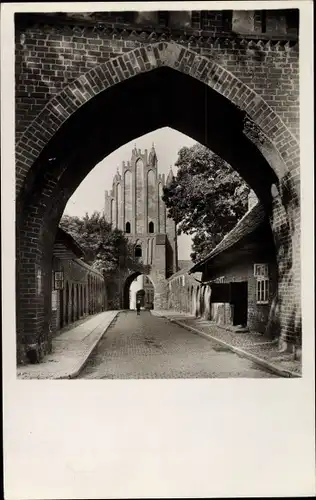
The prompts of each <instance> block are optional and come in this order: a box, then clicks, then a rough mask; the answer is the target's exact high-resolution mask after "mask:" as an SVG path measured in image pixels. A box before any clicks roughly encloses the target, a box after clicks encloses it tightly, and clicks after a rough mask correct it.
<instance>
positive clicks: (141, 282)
mask: <svg viewBox="0 0 316 500" xmlns="http://www.w3.org/2000/svg"><path fill="white" fill-rule="evenodd" d="M137 300H139V301H140V303H141V307H142V308H143V309H149V310H150V309H153V308H154V300H155V287H154V284H153V282H152V280H151V279H150V277H149V276H147V275H146V274H136V275H135V274H133V275H132V276H130V277H129V278H127V280H126V282H125V285H124V298H123V308H124V309H130V310H136V302H137Z"/></svg>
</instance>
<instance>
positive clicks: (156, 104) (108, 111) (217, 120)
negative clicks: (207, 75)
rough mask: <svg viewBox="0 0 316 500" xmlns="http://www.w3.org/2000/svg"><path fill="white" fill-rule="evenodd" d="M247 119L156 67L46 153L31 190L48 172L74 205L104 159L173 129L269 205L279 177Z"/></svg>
mask: <svg viewBox="0 0 316 500" xmlns="http://www.w3.org/2000/svg"><path fill="white" fill-rule="evenodd" d="M244 116H245V114H244V112H242V111H240V110H238V109H237V108H236V107H235V106H234V105H233V104H231V103H230V102H229V101H228V100H227V99H226V98H225V97H223V96H222V95H220V94H219V93H217V92H216V91H214V90H212V89H210V88H209V87H208V86H206V85H205V84H203V83H202V82H199V81H198V80H196V79H194V78H192V77H190V76H188V75H184V74H182V73H180V72H178V71H176V70H173V69H170V68H157V69H155V70H152V71H150V72H148V73H145V74H141V75H137V76H134V77H132V78H130V79H128V80H126V81H125V82H122V83H119V84H116V85H114V86H113V87H111V88H109V89H107V90H105V91H103V92H101V93H100V94H99V95H97V96H96V97H95V98H93V99H91V100H90V101H89V102H88V103H86V104H85V105H83V106H82V107H81V108H79V110H78V111H77V112H75V113H74V114H73V115H72V117H71V118H69V119H68V120H67V121H66V123H65V124H64V125H63V126H62V127H61V128H60V129H59V131H58V132H57V133H56V134H55V136H54V137H53V138H52V139H51V141H50V142H49V143H48V145H47V146H46V147H45V149H44V150H43V152H42V154H41V156H40V158H39V160H38V161H37V162H36V164H35V165H34V166H33V176H32V178H31V181H30V182H31V184H29V186H28V187H27V191H28V192H29V193H30V192H31V189H30V187H31V185H32V184H33V181H34V179H35V176H36V189H37V191H38V189H40V186H41V182H40V179H41V176H42V175H43V174H44V173H45V172H46V173H47V171H48V165H49V169H50V172H51V173H52V174H53V175H54V173H55V174H57V175H58V176H59V178H60V180H59V188H60V189H62V190H63V191H64V192H65V193H67V197H68V198H67V199H69V198H70V196H71V195H72V193H73V192H74V191H75V190H76V188H77V187H78V185H79V184H80V183H81V182H82V180H83V179H84V178H85V176H86V175H87V174H88V173H89V172H90V171H91V169H92V168H93V167H94V166H95V165H96V164H97V163H99V162H100V161H101V160H102V159H103V158H104V157H105V156H107V155H108V154H110V153H111V152H113V151H114V150H116V149H117V148H119V147H120V146H122V145H124V144H125V143H127V142H129V141H131V140H133V139H134V138H137V137H139V136H142V135H144V134H146V133H148V132H150V131H153V130H156V129H157V128H161V127H165V126H169V127H171V128H173V129H175V130H178V131H180V132H182V133H184V134H186V135H188V136H190V137H191V138H193V139H194V140H196V141H198V142H200V143H202V144H204V145H206V146H208V147H209V148H210V149H211V150H212V151H214V152H215V153H216V154H218V155H219V156H221V157H222V158H223V159H225V160H226V161H227V162H228V163H230V164H231V165H232V166H233V167H234V168H235V169H236V170H238V171H239V173H240V174H241V175H242V176H243V178H244V179H245V180H246V182H248V183H249V184H250V185H251V186H252V188H253V189H254V190H255V191H256V193H257V195H258V196H259V198H261V200H262V201H265V200H266V201H269V200H268V196H269V195H268V193H270V186H271V184H272V183H273V182H276V177H275V176H274V173H273V171H272V169H271V168H270V167H269V165H268V163H267V162H266V160H265V159H264V157H263V156H262V155H261V153H260V152H259V150H258V149H257V148H256V147H255V146H254V145H253V143H251V142H250V141H249V140H248V139H247V138H246V136H245V135H244V134H243V132H242V131H243V120H244ZM50 158H55V160H54V161H53V162H50V161H49V159H50ZM61 166H62V167H61ZM65 166H66V168H65ZM62 171H63V173H62V175H61V172H62ZM32 179H33V181H32ZM32 194H33V195H34V191H33V193H32Z"/></svg>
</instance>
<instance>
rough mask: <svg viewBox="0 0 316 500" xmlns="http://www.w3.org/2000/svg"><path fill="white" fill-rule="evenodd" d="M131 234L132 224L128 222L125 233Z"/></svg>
mask: <svg viewBox="0 0 316 500" xmlns="http://www.w3.org/2000/svg"><path fill="white" fill-rule="evenodd" d="M130 232H131V224H130V222H126V224H125V233H130Z"/></svg>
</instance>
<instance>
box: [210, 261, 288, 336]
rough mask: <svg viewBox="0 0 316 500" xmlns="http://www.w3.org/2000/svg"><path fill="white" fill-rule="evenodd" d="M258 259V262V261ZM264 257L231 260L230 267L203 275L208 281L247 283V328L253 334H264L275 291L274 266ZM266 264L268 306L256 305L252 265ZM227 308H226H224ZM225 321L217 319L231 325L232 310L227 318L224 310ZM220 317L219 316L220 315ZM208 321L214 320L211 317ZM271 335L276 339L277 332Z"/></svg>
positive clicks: (255, 288)
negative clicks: (218, 279) (238, 260)
mask: <svg viewBox="0 0 316 500" xmlns="http://www.w3.org/2000/svg"><path fill="white" fill-rule="evenodd" d="M258 259H259V260H258ZM264 259H265V257H264V256H262V257H258V258H251V257H250V258H249V257H248V258H247V259H246V260H245V261H243V262H242V261H241V262H236V261H235V260H232V262H231V265H229V266H227V267H225V268H222V269H221V268H219V269H216V268H215V269H214V271H211V272H209V273H205V275H203V279H204V280H205V281H208V280H210V279H215V280H216V279H217V278H222V281H221V282H222V283H231V282H233V283H236V282H243V281H244V282H245V281H246V282H247V283H248V315H247V326H248V327H249V329H250V330H252V331H255V332H261V333H265V332H266V329H267V326H268V322H269V311H270V307H271V304H272V300H273V297H274V294H275V289H276V274H275V271H276V270H275V264H273V263H272V262H269V261H266V260H264ZM256 263H257V264H258V263H267V264H268V265H269V303H268V304H257V297H256V292H257V279H256V277H255V276H254V264H256ZM226 307H227V306H226ZM215 309H216V308H214V309H213V314H216V312H215ZM225 312H226V314H225V317H226V318H227V319H226V320H225V321H222V320H221V317H220V318H219V320H220V322H222V323H226V322H228V324H232V318H233V310H232V314H231V316H230V317H229V315H227V309H226V310H225ZM220 316H221V315H220ZM210 319H215V318H214V316H211V318H210ZM271 334H272V335H274V336H275V337H277V336H278V335H279V332H278V331H277V332H271Z"/></svg>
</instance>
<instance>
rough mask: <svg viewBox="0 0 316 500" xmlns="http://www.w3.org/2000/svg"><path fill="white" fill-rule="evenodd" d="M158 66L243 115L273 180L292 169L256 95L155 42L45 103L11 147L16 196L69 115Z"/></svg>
mask: <svg viewBox="0 0 316 500" xmlns="http://www.w3.org/2000/svg"><path fill="white" fill-rule="evenodd" d="M161 66H165V67H169V68H173V69H175V70H177V71H180V72H183V73H185V74H188V75H190V76H192V77H193V78H196V79H197V80H200V81H202V82H203V83H205V84H206V85H207V86H209V87H211V88H212V89H214V90H215V91H216V92H218V93H219V94H221V95H223V96H224V97H225V98H227V99H228V100H229V101H230V102H232V103H233V104H234V105H235V106H237V107H238V108H240V109H241V110H243V111H244V112H245V123H244V133H245V135H247V136H248V137H249V138H250V140H251V141H253V142H254V143H255V144H256V146H257V147H258V148H259V149H260V151H261V152H262V153H263V155H264V156H266V157H267V158H268V159H269V160H270V161H271V156H273V155H274V152H273V150H275V152H277V153H278V154H279V155H280V158H274V162H273V168H274V170H275V172H276V174H277V176H278V177H279V178H280V177H283V176H284V174H285V173H286V172H287V171H290V170H292V168H293V166H295V165H296V164H297V163H298V161H299V143H298V141H297V139H296V137H295V136H294V135H293V134H292V133H291V131H290V130H289V129H288V127H287V126H286V125H285V124H284V122H283V121H282V120H281V118H280V117H279V116H278V115H277V114H276V113H275V112H274V111H273V109H272V108H271V107H270V106H269V105H268V104H267V103H266V102H265V101H264V100H263V99H262V98H261V97H260V96H259V95H258V94H257V93H256V92H254V91H253V90H251V89H250V88H249V87H247V85H246V84H245V83H243V82H242V81H241V80H240V79H238V78H237V77H236V76H235V75H234V74H233V73H231V72H229V71H228V70H226V69H225V68H223V67H222V66H221V65H219V64H218V63H217V62H216V61H215V60H210V59H209V58H206V57H203V56H201V55H200V54H198V53H197V52H195V51H194V50H191V49H188V48H186V47H184V46H181V45H180V44H178V43H175V42H159V43H156V44H152V45H150V44H148V45H146V46H144V47H141V48H136V49H134V50H131V51H129V52H127V53H126V54H124V55H123V56H118V57H117V58H113V59H111V60H110V61H108V62H106V63H103V64H100V65H99V66H97V67H96V68H93V69H91V70H90V71H87V72H86V73H85V74H84V75H82V76H80V77H79V78H77V79H76V80H75V81H74V82H72V83H71V84H70V85H68V86H67V87H66V88H65V89H64V90H62V91H61V92H60V93H59V94H57V95H56V96H55V97H54V98H53V99H51V100H50V101H49V102H48V104H47V105H46V106H45V107H44V109H43V110H42V112H41V113H40V114H39V115H38V116H37V117H36V118H35V119H34V120H33V121H32V123H31V124H30V125H29V126H28V127H27V129H26V130H25V132H24V133H23V135H22V137H21V138H20V140H19V141H18V143H17V146H16V166H17V175H16V188H17V195H18V194H19V193H20V190H21V188H22V186H23V184H24V182H25V180H26V177H27V175H28V172H29V170H30V169H31V167H32V165H33V164H34V162H35V161H36V159H37V158H38V157H39V155H40V153H41V151H42V149H43V148H44V146H45V145H46V144H47V142H48V141H49V140H50V139H51V138H52V137H53V135H54V134H55V133H56V132H57V130H58V129H59V128H60V127H61V125H62V124H63V123H65V121H66V120H67V119H68V118H69V117H70V116H72V115H73V113H75V112H76V111H77V110H78V109H79V108H80V107H81V106H83V105H84V104H85V103H87V102H88V101H89V100H90V99H93V97H95V96H96V95H98V94H99V93H100V92H103V91H104V90H106V89H108V88H109V87H111V86H113V85H116V84H118V83H120V82H123V81H125V80H127V79H129V78H131V77H133V76H135V75H137V74H139V73H145V72H148V71H151V70H153V69H155V68H158V67H161ZM48 124H49V127H47V125H48ZM26 152H27V154H25V153H26Z"/></svg>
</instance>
